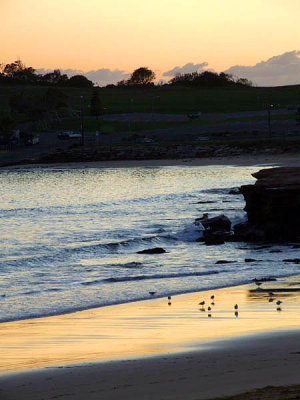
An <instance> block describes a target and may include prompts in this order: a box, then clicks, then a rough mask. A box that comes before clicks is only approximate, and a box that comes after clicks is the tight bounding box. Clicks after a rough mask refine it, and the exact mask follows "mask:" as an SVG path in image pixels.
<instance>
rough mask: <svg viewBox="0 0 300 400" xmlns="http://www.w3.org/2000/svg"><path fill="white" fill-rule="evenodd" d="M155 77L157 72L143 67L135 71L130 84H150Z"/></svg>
mask: <svg viewBox="0 0 300 400" xmlns="http://www.w3.org/2000/svg"><path fill="white" fill-rule="evenodd" d="M154 79H155V73H154V72H153V71H151V69H149V68H145V67H141V68H138V69H136V70H135V71H133V73H132V74H131V77H130V79H129V81H128V82H129V84H130V85H148V84H149V83H152V82H153V81H154Z"/></svg>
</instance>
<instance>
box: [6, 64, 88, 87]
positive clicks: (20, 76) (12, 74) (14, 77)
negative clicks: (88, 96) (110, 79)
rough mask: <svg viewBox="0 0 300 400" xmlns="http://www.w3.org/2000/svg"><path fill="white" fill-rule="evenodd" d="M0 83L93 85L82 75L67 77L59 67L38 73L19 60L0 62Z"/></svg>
mask: <svg viewBox="0 0 300 400" xmlns="http://www.w3.org/2000/svg"><path fill="white" fill-rule="evenodd" d="M0 83H2V84H17V85H22V84H23V85H41V86H70V87H85V88H91V87H93V85H94V84H93V82H92V81H90V80H89V79H87V78H86V77H85V76H84V75H74V76H72V77H71V78H69V77H68V76H67V75H66V74H62V73H61V72H60V70H59V69H55V70H54V71H53V72H49V73H47V74H44V75H43V74H38V73H37V71H36V70H35V69H34V68H32V67H26V66H25V65H24V64H23V62H22V61H21V60H17V61H14V62H13V63H10V64H6V65H4V64H0Z"/></svg>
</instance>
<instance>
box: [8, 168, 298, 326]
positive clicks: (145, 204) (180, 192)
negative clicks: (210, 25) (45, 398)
mask: <svg viewBox="0 0 300 400" xmlns="http://www.w3.org/2000/svg"><path fill="white" fill-rule="evenodd" d="M258 169H259V168H258V167H229V166H209V167H153V168H152V167H151V168H122V169H121V168H110V169H93V168H82V169H81V168H77V169H70V168H67V167H66V168H57V167H56V168H55V167H53V168H47V169H11V170H10V169H6V170H5V169H2V170H0V183H1V191H0V224H1V231H0V321H8V320H16V319H22V318H28V317H36V316H42V315H52V314H59V313H64V312H69V311H72V310H80V309H86V308H90V307H95V306H103V305H107V304H114V303H122V302H127V301H133V300H138V299H145V298H149V291H156V296H164V295H168V294H175V293H183V292H188V291H196V290H203V289H209V288H217V287H223V286H230V285H235V284H239V283H246V282H249V281H251V280H252V279H253V278H261V277H266V276H283V275H292V274H296V273H299V266H297V265H294V264H291V263H289V264H287V263H284V262H282V260H283V259H284V258H293V257H297V252H299V250H296V249H293V248H292V246H274V247H273V249H280V250H282V252H281V253H270V250H271V249H259V245H250V244H245V243H226V244H225V245H221V246H205V245H203V244H202V243H197V242H195V239H196V238H198V237H199V236H200V235H201V232H199V231H197V227H196V226H195V225H194V224H193V221H194V220H195V218H197V217H200V216H201V215H202V213H204V212H207V213H209V214H210V215H211V216H214V215H219V214H221V213H224V214H226V215H227V216H229V218H231V219H232V220H233V221H234V222H238V221H240V220H242V219H243V218H244V214H245V213H244V211H243V207H244V202H243V198H242V196H240V195H230V194H228V192H229V190H230V189H231V188H234V187H238V186H240V185H241V184H247V183H252V182H254V179H253V178H252V177H251V173H252V172H254V171H257V170H258ZM199 201H202V202H203V201H204V202H205V201H209V202H210V203H207V204H199V203H198V202H199ZM152 247H163V248H164V249H165V250H166V251H167V253H166V254H161V255H142V254H137V253H136V252H137V251H139V250H143V249H147V248H152ZM245 258H255V259H257V260H260V262H253V263H246V262H244V259H245ZM224 259H225V260H232V261H235V262H234V263H231V264H216V262H217V261H218V260H224Z"/></svg>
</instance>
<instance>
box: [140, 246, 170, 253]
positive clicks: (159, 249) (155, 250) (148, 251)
mask: <svg viewBox="0 0 300 400" xmlns="http://www.w3.org/2000/svg"><path fill="white" fill-rule="evenodd" d="M162 253H166V250H165V249H163V248H162V247H154V248H153V249H146V250H141V251H138V252H137V254H162Z"/></svg>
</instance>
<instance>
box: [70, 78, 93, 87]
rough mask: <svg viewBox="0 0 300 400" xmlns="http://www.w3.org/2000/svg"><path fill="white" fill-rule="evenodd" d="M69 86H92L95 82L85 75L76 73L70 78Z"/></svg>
mask: <svg viewBox="0 0 300 400" xmlns="http://www.w3.org/2000/svg"><path fill="white" fill-rule="evenodd" d="M68 86H72V87H78V88H92V87H93V86H94V84H93V82H92V81H90V80H89V79H88V78H86V77H85V76H84V75H74V76H72V77H71V78H70V79H69V81H68Z"/></svg>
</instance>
